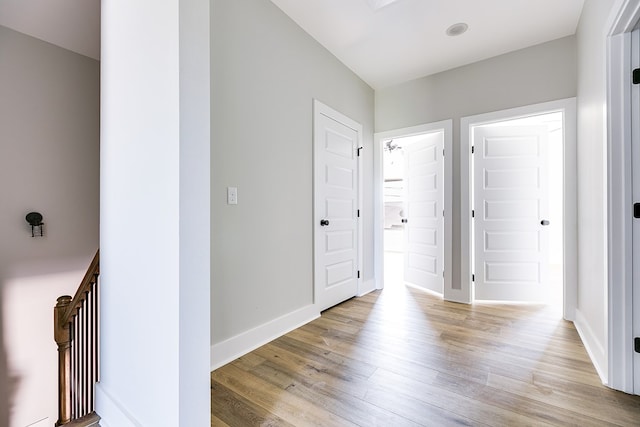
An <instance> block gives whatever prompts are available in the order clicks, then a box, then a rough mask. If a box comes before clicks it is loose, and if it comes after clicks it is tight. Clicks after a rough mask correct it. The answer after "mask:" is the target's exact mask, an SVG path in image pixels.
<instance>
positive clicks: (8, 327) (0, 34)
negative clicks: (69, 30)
mask: <svg viewBox="0 0 640 427" xmlns="http://www.w3.org/2000/svg"><path fill="white" fill-rule="evenodd" d="M99 84H100V75H99V63H98V62H97V61H95V60H93V59H90V58H87V57H84V56H81V55H78V54H76V53H73V52H70V51H67V50H65V49H62V48H59V47H57V46H54V45H51V44H49V43H45V42H43V41H40V40H37V39H35V38H32V37H29V36H26V35H24V34H21V33H18V32H15V31H13V30H10V29H8V28H6V27H2V26H0V195H2V202H0V206H1V208H0V236H2V237H1V240H0V241H1V243H0V300H2V303H1V304H0V312H1V316H0V317H1V318H2V320H1V321H2V323H3V325H2V326H3V328H1V332H0V333H3V334H4V345H5V348H6V351H7V353H8V362H9V374H10V375H11V376H12V377H14V380H15V381H16V383H15V386H16V387H15V390H14V395H13V408H12V416H11V422H10V424H7V423H8V421H7V419H6V415H5V414H3V411H2V409H1V408H0V425H2V426H6V425H11V426H12V427H23V426H26V425H31V424H33V423H35V422H37V421H40V420H43V419H47V421H45V422H44V424H43V425H49V426H53V424H54V423H55V421H56V420H57V416H58V411H57V392H58V388H57V387H58V382H57V360H58V356H57V347H56V344H55V342H54V340H53V307H54V306H55V303H56V298H58V297H59V296H61V295H65V294H73V292H75V290H76V289H77V287H78V285H79V283H80V281H81V280H82V276H83V275H84V272H85V271H86V269H87V267H88V266H89V263H90V261H91V259H92V258H93V255H94V254H95V252H96V250H97V248H98V227H99V226H98V221H99V212H98V209H99V203H98V202H99V196H98V189H99V183H98V179H99V118H100V116H99ZM32 210H36V211H39V212H41V213H42V214H43V215H44V222H45V236H44V237H37V238H32V237H31V231H30V227H28V225H27V223H26V221H25V219H24V217H25V215H26V214H27V213H28V212H30V211H32ZM1 338H2V337H1V336H0V346H1V345H2V339H1ZM0 359H1V358H0ZM2 370H3V369H2V368H1V367H0V371H2ZM1 380H2V375H0V381H1ZM6 389H7V385H6V384H5V383H4V382H0V396H2V398H1V399H2V404H4V403H6V402H5V396H7V395H6V391H7V390H6Z"/></svg>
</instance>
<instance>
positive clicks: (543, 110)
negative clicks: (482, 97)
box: [458, 98, 578, 320]
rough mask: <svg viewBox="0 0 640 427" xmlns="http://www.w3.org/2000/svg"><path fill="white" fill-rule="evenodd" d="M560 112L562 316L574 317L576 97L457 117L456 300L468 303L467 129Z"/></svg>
mask: <svg viewBox="0 0 640 427" xmlns="http://www.w3.org/2000/svg"><path fill="white" fill-rule="evenodd" d="M555 112H562V113H563V117H564V123H563V132H564V138H563V154H564V155H563V157H564V158H563V166H564V170H563V174H564V179H563V192H564V193H563V194H564V203H563V221H564V230H563V282H564V284H563V289H564V290H563V299H564V301H563V316H564V318H565V319H567V320H574V318H575V311H576V307H577V303H578V227H577V197H576V193H577V165H576V160H577V158H576V154H577V153H576V131H577V128H576V98H567V99H561V100H558V101H551V102H544V103H540V104H533V105H528V106H525V107H518V108H511V109H507V110H501V111H495V112H491V113H485V114H478V115H475V116H468V117H463V118H462V119H461V120H460V139H461V144H460V187H461V189H460V190H461V200H460V202H461V203H460V217H461V224H460V225H461V229H460V244H461V246H460V248H461V251H460V258H461V260H460V261H461V262H460V278H461V279H460V281H461V288H462V289H461V290H460V292H459V296H460V299H459V300H458V301H459V302H465V303H472V302H473V299H474V295H473V283H472V277H471V276H472V265H473V253H474V251H473V247H472V245H471V243H472V241H473V240H472V230H473V225H472V220H473V219H472V216H471V206H472V200H471V198H472V196H473V192H472V189H473V187H472V178H473V177H472V174H471V168H472V161H473V157H472V155H471V132H472V128H473V127H474V126H479V125H486V124H490V123H496V122H502V121H506V120H513V119H521V118H526V117H530V116H536V115H541V114H547V113H555Z"/></svg>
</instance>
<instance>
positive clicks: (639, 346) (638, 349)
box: [634, 337, 640, 353]
mask: <svg viewBox="0 0 640 427" xmlns="http://www.w3.org/2000/svg"><path fill="white" fill-rule="evenodd" d="M634 341H635V344H636V345H635V347H636V353H640V337H636V338H635V339H634Z"/></svg>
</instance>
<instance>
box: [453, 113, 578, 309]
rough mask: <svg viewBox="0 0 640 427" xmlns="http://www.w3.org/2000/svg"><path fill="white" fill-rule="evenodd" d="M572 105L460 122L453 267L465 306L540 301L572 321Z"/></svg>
mask: <svg viewBox="0 0 640 427" xmlns="http://www.w3.org/2000/svg"><path fill="white" fill-rule="evenodd" d="M574 104H575V102H574V100H563V101H556V102H550V103H545V104H538V105H533V106H529V107H522V108H517V109H512V110H506V111H501V112H496V113H488V114H483V115H479V116H474V117H466V118H463V119H462V121H461V135H462V165H463V167H462V168H461V172H462V175H463V176H462V217H463V221H462V233H461V235H462V242H461V243H462V249H463V250H462V266H461V267H462V278H463V287H464V288H465V289H466V292H468V293H467V298H468V300H467V301H468V302H473V301H475V300H501V301H514V302H515V301H517V302H522V301H524V302H543V303H546V304H548V305H550V306H555V307H557V308H558V312H562V313H563V314H564V317H565V318H567V319H571V318H572V316H573V311H574V309H575V298H576V290H575V287H576V282H575V266H576V264H575V262H576V252H575V246H576V244H577V240H576V236H575V110H574ZM467 162H468V163H467ZM467 165H468V166H467ZM465 279H466V280H468V281H465Z"/></svg>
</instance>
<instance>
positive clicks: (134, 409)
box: [97, 0, 211, 427]
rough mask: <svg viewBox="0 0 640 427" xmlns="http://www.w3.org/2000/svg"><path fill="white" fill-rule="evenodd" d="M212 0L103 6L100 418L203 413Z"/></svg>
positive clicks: (206, 419)
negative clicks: (210, 0) (210, 21)
mask: <svg viewBox="0 0 640 427" xmlns="http://www.w3.org/2000/svg"><path fill="white" fill-rule="evenodd" d="M208 67H209V2H208V1H207V0H158V1H153V2H151V1H145V0H131V1H127V2H103V4H102V105H101V106H102V129H101V137H102V146H101V224H100V234H101V277H102V299H101V309H102V313H101V318H102V325H101V326H102V329H101V332H102V342H101V351H102V352H101V356H102V359H101V382H100V384H99V386H98V392H97V412H98V413H99V414H100V416H101V417H102V420H101V422H100V424H101V425H102V426H105V427H126V426H154V427H156V426H157V427H163V426H167V427H175V426H201V425H209V423H210V416H211V415H210V383H209V381H210V380H209V339H208V337H209V321H210V319H209V292H210V278H209V266H208V263H209V241H210V240H209V224H208V220H209V217H210V214H209V206H210V202H209V175H208V173H209V144H210V139H209V68H208Z"/></svg>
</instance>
